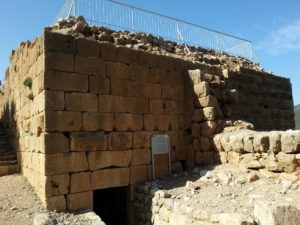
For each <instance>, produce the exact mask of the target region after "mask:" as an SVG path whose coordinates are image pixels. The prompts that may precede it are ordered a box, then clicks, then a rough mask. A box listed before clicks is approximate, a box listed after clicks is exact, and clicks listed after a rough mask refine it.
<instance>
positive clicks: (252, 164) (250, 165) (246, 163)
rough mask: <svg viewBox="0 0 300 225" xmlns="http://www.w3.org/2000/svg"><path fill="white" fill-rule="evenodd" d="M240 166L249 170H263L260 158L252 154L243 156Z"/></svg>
mask: <svg viewBox="0 0 300 225" xmlns="http://www.w3.org/2000/svg"><path fill="white" fill-rule="evenodd" d="M240 165H241V166H243V167H245V168H247V169H261V168H263V165H262V163H261V162H260V161H259V158H258V157H256V156H255V155H254V154H252V153H248V154H243V155H242V156H241V161H240Z"/></svg>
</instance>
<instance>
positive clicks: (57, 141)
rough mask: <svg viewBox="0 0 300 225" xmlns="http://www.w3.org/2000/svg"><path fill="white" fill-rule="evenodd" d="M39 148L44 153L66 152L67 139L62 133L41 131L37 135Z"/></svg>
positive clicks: (67, 149)
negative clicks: (41, 132) (40, 133)
mask: <svg viewBox="0 0 300 225" xmlns="http://www.w3.org/2000/svg"><path fill="white" fill-rule="evenodd" d="M39 150H40V151H41V152H42V153H45V154H49V153H60V152H68V151H69V140H68V138H67V137H66V136H64V135H63V134H62V133H43V134H42V135H41V136H40V137H39Z"/></svg>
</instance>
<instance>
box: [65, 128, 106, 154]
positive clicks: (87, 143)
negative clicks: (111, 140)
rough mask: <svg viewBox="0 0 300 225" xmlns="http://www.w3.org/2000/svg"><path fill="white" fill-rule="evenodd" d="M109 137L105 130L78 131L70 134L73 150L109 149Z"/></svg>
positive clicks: (71, 148)
mask: <svg viewBox="0 0 300 225" xmlns="http://www.w3.org/2000/svg"><path fill="white" fill-rule="evenodd" d="M107 148H108V138H107V135H106V134H104V132H76V133H71V134H70V150H71V151H97V150H107Z"/></svg>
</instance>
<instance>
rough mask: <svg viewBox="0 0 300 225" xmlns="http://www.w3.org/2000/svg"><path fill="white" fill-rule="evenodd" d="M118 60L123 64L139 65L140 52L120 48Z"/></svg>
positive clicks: (118, 49) (123, 47)
mask: <svg viewBox="0 0 300 225" xmlns="http://www.w3.org/2000/svg"><path fill="white" fill-rule="evenodd" d="M117 52H118V59H119V61H120V62H122V63H126V64H137V63H138V59H139V57H138V51H135V50H133V49H130V48H127V47H125V46H118V48H117Z"/></svg>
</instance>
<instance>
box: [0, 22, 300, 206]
mask: <svg viewBox="0 0 300 225" xmlns="http://www.w3.org/2000/svg"><path fill="white" fill-rule="evenodd" d="M187 49H189V50H188V51H187ZM25 81H27V82H25ZM0 105H1V118H2V121H3V122H4V124H5V125H6V127H7V128H8V130H9V131H10V135H11V139H12V142H13V143H14V147H15V149H16V151H17V153H18V160H19V163H20V166H21V169H22V173H23V175H24V176H25V177H26V178H27V179H28V180H29V182H30V183H31V185H32V186H33V187H34V188H35V190H36V192H37V194H38V196H39V197H40V199H41V200H42V202H43V204H44V205H45V207H47V208H48V209H51V210H58V211H64V210H76V209H82V208H93V195H94V193H93V191H96V190H102V189H109V188H116V187H130V188H129V190H130V191H129V195H130V196H131V197H130V199H131V200H133V194H132V192H134V188H135V185H136V184H138V183H141V182H144V181H149V180H152V166H153V165H152V159H151V144H150V143H151V142H150V140H151V136H152V135H153V134H168V135H169V137H170V140H171V162H172V171H173V172H180V171H182V170H186V169H191V168H192V167H193V166H194V164H197V165H202V164H212V163H224V162H229V163H231V162H233V163H241V164H243V162H245V160H246V161H247V160H248V161H247V163H248V164H246V167H248V168H257V167H254V166H249V163H250V161H251V160H252V161H253V164H255V165H256V164H257V165H258V164H259V165H260V168H262V167H266V168H270V170H271V171H278V172H280V171H286V172H297V171H299V132H298V133H297V132H294V131H287V132H282V133H281V132H276V134H275V133H274V135H273V133H272V135H273V136H274V139H272V138H273V136H272V138H271V136H270V139H268V140H269V146H268V147H267V144H265V141H266V138H264V137H265V136H264V133H258V132H254V131H240V130H237V131H234V130H236V129H237V128H243V129H253V126H254V127H255V129H257V130H271V129H276V130H286V129H293V128H294V116H293V99H292V94H291V84H290V81H289V79H286V78H282V77H278V76H275V75H272V74H270V73H267V72H265V71H264V70H263V69H261V68H260V67H259V66H258V65H256V64H254V63H251V62H250V61H248V60H245V59H241V58H238V57H231V56H227V55H224V54H221V53H215V52H212V51H208V50H204V49H201V48H193V47H189V46H185V45H178V44H176V43H174V42H168V41H164V40H162V39H161V38H156V37H153V36H152V35H147V34H142V33H130V32H126V31H124V32H121V31H118V32H116V31H112V30H109V29H107V28H103V27H94V26H89V25H88V24H86V23H85V22H84V20H83V19H82V18H73V17H71V18H69V19H66V20H61V21H59V22H58V23H57V24H56V25H55V26H54V27H52V28H46V29H45V31H44V33H43V35H42V36H40V37H38V38H37V39H36V40H35V41H33V42H27V43H22V44H21V45H20V47H19V48H18V49H17V50H16V51H15V52H13V54H12V55H11V63H10V66H9V68H8V70H7V72H6V75H5V82H4V85H3V86H2V95H1V96H0ZM246 121H247V122H246ZM252 124H253V125H252ZM223 131H224V132H225V133H221V132H223ZM226 131H228V132H231V133H226ZM218 133H220V134H218ZM291 133H292V134H291ZM270 134H271V133H270ZM215 135H216V136H215ZM249 135H250V136H251V135H252V136H251V137H253V140H254V141H253V142H251V140H252V139H251V138H249V140H250V141H249V142H251V143H253V144H252V145H251V146H253V147H252V150H251V151H250V150H249V151H248V150H246V149H248V148H245V143H247V142H245V141H244V140H246V138H247V137H248V136H249ZM268 135H269V133H268ZM276 135H279V136H280V135H281V139H280V137H279V139H278V136H276ZM291 135H292V136H293V137H295V138H291V137H292V136H291ZM275 136H276V137H277V138H275ZM285 136H286V137H288V138H284V137H285ZM268 137H269V136H268ZM231 139H232V140H231ZM247 140H248V139H247ZM256 140H258V141H257V142H256ZM273 140H274V141H276V143H275V144H274V143H273V142H272V141H273ZM278 140H281V141H280V143H281V148H280V150H279V149H277V150H273V148H272V149H270V146H271V147H272V146H273V145H272V144H274V145H276V146H277V145H278ZM256 143H257V145H254V144H256ZM271 143H272V144H271ZM249 146H250V145H249ZM254 146H255V147H254ZM256 146H257V147H256ZM289 146H297V147H293V149H295V150H291V148H292V147H289ZM247 147H248V145H247ZM249 148H251V147H249ZM274 148H275V147H274ZM287 149H289V150H287ZM269 150H270V151H269ZM244 153H247V154H244ZM290 153H291V154H290ZM281 156H282V158H283V161H284V163H285V164H282V163H281V161H280V159H281V158H280V157H281ZM271 157H273V161H272V160H271V159H270V160H271V161H270V160H267V159H268V158H271ZM252 161H251V163H252ZM155 162H156V163H155V168H156V170H155V173H156V177H164V176H166V175H168V164H167V163H168V157H165V156H157V157H156V158H155ZM274 162H275V163H274ZM277 162H278V163H277ZM268 163H269V164H268ZM272 163H273V164H272ZM276 163H277V164H276ZM270 164H272V165H270ZM271 168H273V169H271ZM274 168H275V169H274Z"/></svg>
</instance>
